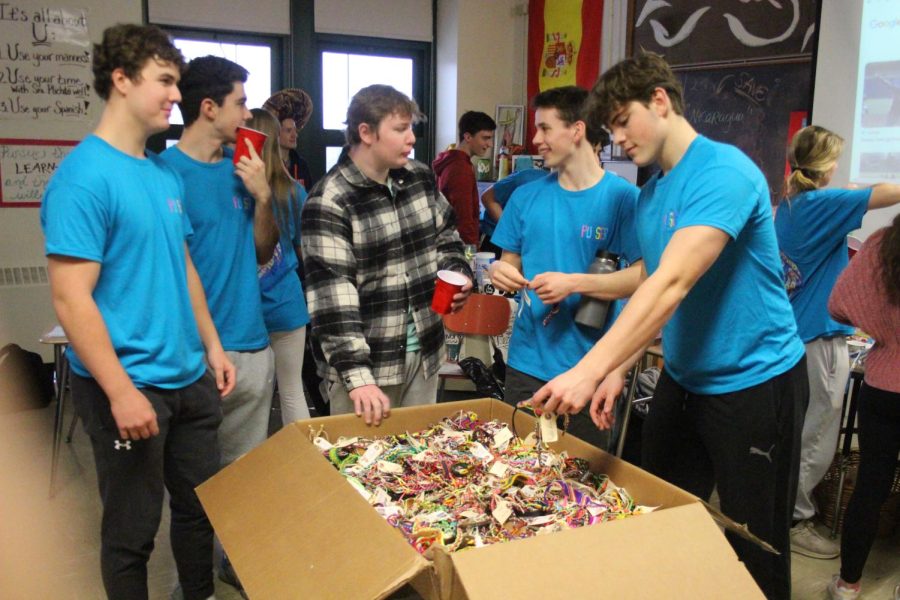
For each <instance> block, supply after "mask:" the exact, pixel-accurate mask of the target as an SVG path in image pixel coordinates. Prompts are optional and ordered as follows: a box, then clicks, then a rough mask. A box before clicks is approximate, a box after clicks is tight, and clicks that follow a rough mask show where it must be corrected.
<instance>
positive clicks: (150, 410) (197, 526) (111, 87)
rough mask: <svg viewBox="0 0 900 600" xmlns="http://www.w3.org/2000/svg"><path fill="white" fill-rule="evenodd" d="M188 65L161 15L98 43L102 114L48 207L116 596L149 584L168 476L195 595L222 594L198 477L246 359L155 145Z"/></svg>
mask: <svg viewBox="0 0 900 600" xmlns="http://www.w3.org/2000/svg"><path fill="white" fill-rule="evenodd" d="M182 66H183V59H182V56H181V53H180V52H179V51H178V49H177V48H175V47H174V46H173V45H172V42H171V40H169V38H168V36H167V35H166V34H165V33H164V32H163V31H161V30H160V29H158V28H156V27H153V26H146V27H145V26H138V25H116V26H114V27H110V28H109V29H107V30H106V31H104V33H103V40H102V42H101V43H99V44H97V45H95V46H94V53H93V71H94V89H95V90H97V94H98V95H99V96H100V97H101V98H103V99H104V100H105V101H106V105H105V106H104V109H103V114H102V116H101V118H100V122H99V124H98V125H97V128H96V129H95V130H94V133H93V134H92V135H90V136H88V137H87V138H85V139H84V141H82V142H81V143H80V144H79V145H78V147H76V148H75V149H74V150H73V151H72V153H71V154H69V156H67V157H66V159H65V160H64V161H63V162H62V164H61V165H60V167H59V169H58V170H57V172H56V174H55V175H54V176H53V178H52V179H51V180H50V184H49V185H48V186H47V190H46V192H45V194H44V199H43V203H42V205H41V225H42V226H43V229H44V233H45V235H46V252H47V257H48V264H49V272H50V287H51V291H52V293H53V305H54V308H55V309H56V314H57V316H58V317H59V322H60V323H61V324H62V326H63V329H64V330H65V332H66V335H67V336H68V338H69V343H70V347H69V351H68V358H69V361H70V363H71V366H72V371H73V374H72V380H71V388H72V398H73V400H74V403H75V409H76V411H77V413H78V415H79V417H80V418H81V420H82V423H84V428H85V431H86V432H87V433H88V435H89V436H90V438H91V445H92V447H93V451H94V459H95V462H96V467H97V480H98V483H99V487H100V497H101V499H102V501H103V527H102V531H101V550H100V565H101V571H102V575H103V585H104V587H105V589H106V594H107V596H109V597H110V598H146V597H147V561H148V559H149V558H150V552H151V549H152V548H153V539H154V537H155V536H156V531H157V529H158V527H159V521H160V515H161V513H162V502H163V490H164V488H165V489H168V491H169V494H170V495H171V497H172V503H171V505H172V529H171V537H172V547H173V549H174V550H175V553H174V554H175V564H176V565H177V567H178V579H179V584H180V586H181V592H182V594H183V597H184V598H209V597H212V595H213V591H214V587H213V579H212V550H213V545H212V544H213V533H212V527H211V526H210V524H209V521H208V520H207V518H206V515H205V513H204V511H203V507H202V506H201V505H200V501H199V500H198V498H197V496H196V494H195V492H194V488H195V487H196V486H198V485H200V484H201V483H203V482H204V481H205V480H206V479H208V478H209V477H211V476H212V475H214V474H215V473H216V471H217V470H218V468H219V449H218V443H217V429H218V426H219V423H220V422H221V419H222V411H221V406H220V397H221V396H226V395H228V394H229V392H230V391H231V390H232V388H233V387H234V384H235V370H234V367H233V366H232V364H231V362H230V361H229V359H228V357H227V356H226V354H225V351H224V350H223V349H222V345H221V343H220V341H219V336H218V334H217V333H216V328H215V326H214V325H213V321H212V319H211V318H210V314H209V311H208V309H207V306H206V298H205V296H204V293H203V287H202V285H201V283H200V279H199V278H198V276H197V271H196V270H195V268H194V265H193V263H192V262H191V257H190V255H189V254H188V253H187V252H186V249H185V239H186V237H187V236H189V235H190V232H191V227H190V223H189V222H188V221H187V219H186V218H185V215H184V212H183V199H184V188H183V186H182V183H181V180H180V179H179V177H178V176H177V175H176V174H175V173H174V172H173V171H172V170H171V169H170V168H169V167H168V166H166V164H165V163H164V162H163V161H162V160H160V159H159V158H158V157H156V156H155V155H152V154H147V153H146V152H145V150H144V145H145V143H146V141H147V138H148V137H149V136H150V135H152V134H154V133H158V132H161V131H165V130H166V129H167V128H168V126H169V113H170V112H171V110H172V106H173V105H174V103H175V102H177V101H178V100H179V98H180V95H179V92H178V87H177V84H178V80H179V78H180V76H181V68H182ZM204 346H205V348H206V360H207V363H208V365H209V367H210V368H211V372H210V371H207V367H206V365H205V364H204V361H203V359H204V351H203V348H204ZM216 388H218V390H217V389H216Z"/></svg>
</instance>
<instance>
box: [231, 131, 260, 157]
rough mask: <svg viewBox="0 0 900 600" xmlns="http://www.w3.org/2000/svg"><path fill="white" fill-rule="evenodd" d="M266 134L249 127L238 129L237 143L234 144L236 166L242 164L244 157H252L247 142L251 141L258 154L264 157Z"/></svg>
mask: <svg viewBox="0 0 900 600" xmlns="http://www.w3.org/2000/svg"><path fill="white" fill-rule="evenodd" d="M266 137H267V136H266V134H264V133H263V132H262V131H257V130H255V129H250V128H249V127H238V128H237V141H235V143H234V164H238V162H240V160H241V157H242V156H246V157H247V158H249V157H250V150H248V149H247V142H246V141H244V140H250V143H251V144H253V149H254V150H256V153H257V154H258V155H260V156H262V151H263V144H265V143H266Z"/></svg>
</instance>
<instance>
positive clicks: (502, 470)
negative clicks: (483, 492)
mask: <svg viewBox="0 0 900 600" xmlns="http://www.w3.org/2000/svg"><path fill="white" fill-rule="evenodd" d="M507 471H509V467H507V466H506V465H505V464H503V463H502V462H500V461H497V462H495V463H494V464H493V465H491V470H490V471H488V473H490V474H491V475H494V476H496V477H503V476H504V475H506V472H507Z"/></svg>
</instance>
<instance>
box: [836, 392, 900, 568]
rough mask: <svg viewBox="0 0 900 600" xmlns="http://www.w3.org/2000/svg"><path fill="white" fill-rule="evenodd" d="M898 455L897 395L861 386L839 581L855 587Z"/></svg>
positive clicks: (899, 415) (899, 411)
mask: <svg viewBox="0 0 900 600" xmlns="http://www.w3.org/2000/svg"><path fill="white" fill-rule="evenodd" d="M898 453H900V394H898V393H895V392H888V391H885V390H880V389H878V388H875V387H871V386H869V385H867V384H865V383H863V386H862V389H861V390H860V393H859V472H858V473H857V476H856V486H855V487H854V489H853V497H852V498H850V504H849V505H848V506H847V514H846V515H845V516H844V528H843V530H842V531H841V578H842V579H843V580H844V581H847V582H849V583H856V582H857V581H859V579H860V577H862V571H863V567H864V566H865V564H866V559H867V558H868V557H869V551H870V550H871V549H872V544H873V543H874V542H875V534H876V533H877V531H878V519H879V517H880V515H881V505H882V504H884V501H885V500H887V497H888V494H890V491H891V486H892V485H893V483H894V474H895V473H896V472H897V454H898Z"/></svg>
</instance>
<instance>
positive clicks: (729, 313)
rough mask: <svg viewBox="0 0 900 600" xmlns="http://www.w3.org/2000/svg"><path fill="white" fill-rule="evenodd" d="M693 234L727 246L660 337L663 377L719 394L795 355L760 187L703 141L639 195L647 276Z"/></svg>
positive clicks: (750, 169) (729, 155)
mask: <svg viewBox="0 0 900 600" xmlns="http://www.w3.org/2000/svg"><path fill="white" fill-rule="evenodd" d="M698 225H705V226H709V227H715V228H716V229H719V230H721V231H724V232H725V233H727V234H728V235H729V236H730V237H731V240H730V241H729V242H728V243H727V244H726V245H725V248H724V249H723V250H722V253H721V254H720V255H719V257H718V258H717V259H716V261H715V262H714V263H713V264H712V266H711V267H710V268H709V270H708V271H707V272H706V273H705V274H704V275H703V276H702V277H701V278H700V279H699V280H698V281H697V283H696V284H695V285H694V287H693V288H692V289H691V291H690V292H688V294H687V296H686V297H685V298H684V300H683V301H682V302H681V304H680V305H679V306H678V308H677V309H676V311H675V313H674V314H673V315H672V318H671V319H670V320H669V322H668V323H667V324H666V325H665V327H664V328H663V354H664V355H665V357H666V369H667V370H668V371H669V373H670V374H671V375H672V377H673V378H674V379H675V381H677V382H678V383H679V384H680V385H681V386H683V387H684V388H686V389H687V390H689V391H691V392H694V393H697V394H726V393H730V392H734V391H738V390H742V389H745V388H748V387H752V386H754V385H757V384H760V383H763V382H765V381H767V380H769V379H771V378H773V377H775V376H777V375H781V374H782V373H784V372H786V371H787V370H789V369H790V368H792V367H793V366H794V365H795V364H796V363H797V362H798V361H799V360H800V358H802V356H803V353H804V348H803V344H802V343H801V341H800V338H799V337H798V336H797V325H796V323H795V322H794V313H793V311H792V310H791V305H790V302H789V301H788V297H787V292H785V290H784V285H782V282H781V262H780V260H779V258H778V242H777V241H776V239H775V226H774V224H773V220H772V207H771V205H770V202H769V187H768V184H767V183H766V179H765V177H764V176H763V174H762V172H760V170H759V169H758V168H757V167H756V165H754V164H753V162H752V161H751V160H750V159H749V158H748V157H747V156H746V155H745V154H743V153H742V152H741V151H740V150H738V149H737V148H735V147H734V146H730V145H727V144H721V143H719V142H714V141H712V140H710V139H707V138H705V137H703V136H698V137H697V138H696V139H695V140H694V141H693V142H692V143H691V145H690V147H689V148H688V150H687V152H686V153H685V155H684V156H683V157H682V159H681V160H680V161H679V162H678V164H676V165H675V167H674V168H673V169H672V170H671V171H669V172H668V173H667V174H666V175H665V176H664V177H661V176H660V174H657V175H655V176H654V177H652V178H651V179H650V180H649V181H648V182H647V183H646V184H645V185H644V187H643V188H642V189H641V195H640V198H639V200H638V209H637V231H638V238H639V240H640V244H641V251H642V253H643V257H644V264H645V266H646V269H647V273H648V275H652V274H653V273H654V272H655V271H656V269H657V267H658V266H659V260H660V257H661V256H662V253H663V251H664V250H665V248H666V245H667V244H668V243H669V240H670V239H671V238H672V235H673V234H674V233H675V232H676V231H678V230H679V229H682V228H685V227H691V226H698Z"/></svg>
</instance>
